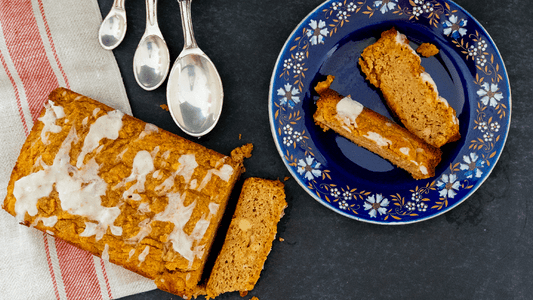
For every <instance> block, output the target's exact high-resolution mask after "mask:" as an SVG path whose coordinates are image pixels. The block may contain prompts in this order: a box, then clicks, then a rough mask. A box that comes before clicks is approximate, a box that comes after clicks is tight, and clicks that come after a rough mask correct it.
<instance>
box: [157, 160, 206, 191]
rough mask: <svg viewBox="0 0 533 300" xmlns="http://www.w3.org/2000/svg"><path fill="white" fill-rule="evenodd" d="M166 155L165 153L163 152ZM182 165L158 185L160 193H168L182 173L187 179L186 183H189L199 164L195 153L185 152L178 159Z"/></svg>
mask: <svg viewBox="0 0 533 300" xmlns="http://www.w3.org/2000/svg"><path fill="white" fill-rule="evenodd" d="M163 155H164V154H163ZM178 162H179V163H180V165H179V166H178V169H177V170H176V172H174V173H172V174H171V175H170V176H169V177H168V178H167V179H165V181H163V183H161V184H160V185H158V186H156V188H155V190H156V192H159V193H166V192H168V191H169V190H170V189H171V188H172V187H173V186H174V180H175V178H176V177H177V176H178V175H181V176H182V177H183V179H184V180H185V183H189V181H190V180H191V177H192V175H193V174H194V170H195V169H196V167H197V166H198V163H197V162H196V158H195V156H194V154H184V155H182V156H180V158H179V159H178Z"/></svg>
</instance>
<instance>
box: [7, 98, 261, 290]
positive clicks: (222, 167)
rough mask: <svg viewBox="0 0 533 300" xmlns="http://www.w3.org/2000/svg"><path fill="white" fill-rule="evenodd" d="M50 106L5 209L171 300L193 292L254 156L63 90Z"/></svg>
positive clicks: (244, 149) (26, 152)
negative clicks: (221, 149) (152, 284)
mask: <svg viewBox="0 0 533 300" xmlns="http://www.w3.org/2000/svg"><path fill="white" fill-rule="evenodd" d="M49 98H50V100H51V101H50V102H49V103H48V104H47V105H46V108H45V109H44V110H43V112H42V114H41V117H40V118H39V121H38V122H36V123H35V125H34V127H33V129H32V131H31V133H30V135H29V136H28V139H27V140H26V142H25V144H24V146H23V148H22V150H21V153H20V156H19V159H18V160H17V163H16V166H15V168H14V170H13V173H12V175H11V179H10V182H9V186H8V194H7V196H6V198H5V200H4V203H3V208H4V209H5V210H6V211H8V212H9V213H10V214H12V215H13V216H15V217H16V218H17V220H18V221H19V222H21V223H23V224H25V225H28V226H30V225H31V226H34V227H35V228H37V229H40V230H42V231H45V232H48V233H50V234H53V235H55V236H56V237H60V238H62V239H64V240H65V241H67V242H69V243H71V244H74V245H76V246H78V247H80V248H82V249H84V250H87V251H90V252H91V253H93V254H95V255H98V256H102V257H104V258H106V259H108V260H109V261H111V262H113V263H117V264H120V265H123V266H124V267H126V268H128V269H130V270H132V271H135V272H138V273H140V274H142V275H144V276H147V277H149V278H152V279H154V280H156V283H157V284H158V286H161V287H162V288H163V289H165V290H167V291H170V292H174V293H177V294H185V293H186V292H187V290H188V289H192V288H194V287H195V286H196V283H197V282H198V280H199V278H200V275H201V272H202V270H203V266H204V264H205V260H206V257H207V253H208V252H209V249H210V247H211V243H212V241H213V238H214V235H215V232H216V229H217V228H218V223H219V221H220V218H221V217H222V215H223V213H224V210H225V206H226V203H227V199H228V197H229V194H230V192H231V190H232V188H233V185H234V183H235V181H236V180H237V179H238V177H239V175H240V173H241V172H242V171H243V167H242V162H243V159H244V158H245V157H249V156H250V152H251V148H252V146H251V145H247V146H245V147H242V148H240V149H236V150H234V151H233V152H232V155H233V158H232V157H228V156H225V155H222V154H220V153H217V152H215V151H213V150H210V149H207V148H205V147H203V146H201V145H198V144H196V143H193V142H191V141H188V140H186V139H184V138H181V137H179V136H177V135H174V134H172V133H169V132H166V131H164V130H161V129H159V128H157V127H156V126H154V125H151V124H147V123H145V122H142V121H140V120H138V119H135V118H133V117H131V116H128V115H124V114H122V113H121V112H119V111H116V110H114V109H112V108H111V107H108V106H106V105H103V104H101V103H99V102H97V101H95V100H92V99H89V98H87V97H84V96H82V95H79V94H76V93H74V92H71V91H69V90H67V89H62V88H60V89H57V90H55V91H53V92H52V93H51V94H50V97H49Z"/></svg>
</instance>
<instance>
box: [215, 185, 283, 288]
mask: <svg viewBox="0 0 533 300" xmlns="http://www.w3.org/2000/svg"><path fill="white" fill-rule="evenodd" d="M286 207H287V202H286V201H285V191H284V185H283V183H281V182H280V181H274V180H267V179H261V178H253V177H252V178H248V179H246V180H245V182H244V185H243V187H242V190H241V194H240V197H239V202H238V203H237V207H236V209H235V213H234V214H233V218H232V220H231V224H230V227H229V229H228V233H227V235H226V239H225V241H224V245H223V247H222V250H221V251H220V254H219V255H218V257H217V260H216V262H215V265H214V267H213V270H212V272H211V275H210V277H209V281H208V283H207V295H208V298H210V297H211V298H214V297H216V296H218V295H219V294H221V293H225V292H232V291H240V292H241V295H242V294H245V293H246V292H247V291H250V290H252V289H253V288H254V286H255V284H256V282H257V280H258V279H259V276H260V274H261V270H262V269H263V265H264V263H265V261H266V258H267V256H268V254H269V253H270V249H271V248H272V241H273V240H274V238H275V236H276V232H277V224H278V222H279V220H280V219H281V217H282V215H283V210H284V209H285V208H286Z"/></svg>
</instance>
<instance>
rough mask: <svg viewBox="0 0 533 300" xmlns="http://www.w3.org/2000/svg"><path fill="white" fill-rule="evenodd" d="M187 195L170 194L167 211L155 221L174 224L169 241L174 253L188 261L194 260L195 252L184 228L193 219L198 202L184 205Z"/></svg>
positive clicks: (191, 240)
mask: <svg viewBox="0 0 533 300" xmlns="http://www.w3.org/2000/svg"><path fill="white" fill-rule="evenodd" d="M185 195H186V194H185V193H184V194H182V195H180V194H179V193H172V194H168V204H167V207H165V210H164V211H162V212H160V213H158V214H157V215H155V216H154V220H155V221H162V222H172V223H173V224H174V229H173V230H172V232H171V233H170V235H169V240H170V242H171V243H172V247H173V249H174V251H176V252H178V253H179V254H181V256H183V257H184V258H185V259H187V260H188V261H192V260H193V259H194V256H195V254H194V252H193V251H192V244H193V239H192V238H191V237H190V236H189V235H187V234H186V233H185V232H184V231H183V228H184V227H185V224H187V222H188V221H189V219H190V218H191V215H192V212H193V210H194V207H195V206H196V201H194V202H193V203H191V204H189V205H188V206H185V205H184V202H185Z"/></svg>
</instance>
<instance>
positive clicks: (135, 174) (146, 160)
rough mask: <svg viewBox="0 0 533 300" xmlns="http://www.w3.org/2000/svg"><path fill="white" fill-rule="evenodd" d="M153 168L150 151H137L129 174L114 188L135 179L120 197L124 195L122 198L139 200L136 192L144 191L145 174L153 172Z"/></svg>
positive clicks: (139, 197)
mask: <svg viewBox="0 0 533 300" xmlns="http://www.w3.org/2000/svg"><path fill="white" fill-rule="evenodd" d="M154 169H155V167H154V161H153V159H152V156H151V155H150V153H149V152H148V151H145V150H141V151H139V152H137V154H136V155H135V158H134V159H133V167H132V169H131V174H130V176H128V177H127V178H124V180H123V181H122V182H121V183H119V184H117V186H115V188H117V187H121V186H124V185H125V184H126V183H128V182H131V181H136V182H135V184H133V185H132V186H130V188H129V189H127V190H126V191H125V192H124V193H123V194H122V197H124V199H133V200H136V201H138V200H141V199H142V198H141V196H140V195H139V194H137V193H142V192H144V187H145V186H144V184H145V182H146V175H148V174H149V173H151V172H153V171H154ZM135 192H137V193H135Z"/></svg>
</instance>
